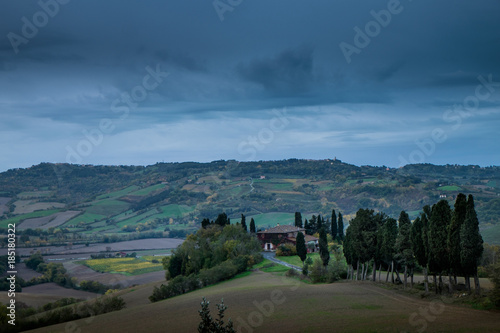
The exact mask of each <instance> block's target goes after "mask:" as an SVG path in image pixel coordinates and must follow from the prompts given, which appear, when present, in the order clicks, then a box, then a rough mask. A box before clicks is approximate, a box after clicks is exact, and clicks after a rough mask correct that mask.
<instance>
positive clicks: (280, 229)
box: [257, 224, 318, 252]
mask: <svg viewBox="0 0 500 333" xmlns="http://www.w3.org/2000/svg"><path fill="white" fill-rule="evenodd" d="M299 231H300V232H302V233H303V234H304V238H305V241H306V244H308V243H310V242H312V243H314V250H312V252H314V251H316V250H317V248H318V238H316V237H313V236H310V235H306V229H304V228H299V227H295V226H291V225H279V224H278V225H277V226H276V227H274V228H270V229H266V230H264V231H259V232H257V238H258V239H259V241H260V243H261V245H262V249H263V250H264V251H275V250H276V248H277V247H278V246H280V245H281V244H292V245H295V244H296V243H297V234H298V233H299ZM307 251H308V252H310V251H311V250H310V249H309V247H307Z"/></svg>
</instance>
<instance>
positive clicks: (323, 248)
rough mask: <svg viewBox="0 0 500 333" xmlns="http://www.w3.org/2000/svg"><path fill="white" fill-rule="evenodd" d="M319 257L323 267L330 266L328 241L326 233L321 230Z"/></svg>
mask: <svg viewBox="0 0 500 333" xmlns="http://www.w3.org/2000/svg"><path fill="white" fill-rule="evenodd" d="M319 255H320V257H321V261H322V262H323V266H325V267H326V266H328V261H330V251H328V240H327V238H326V231H325V229H324V228H321V229H320V231H319Z"/></svg>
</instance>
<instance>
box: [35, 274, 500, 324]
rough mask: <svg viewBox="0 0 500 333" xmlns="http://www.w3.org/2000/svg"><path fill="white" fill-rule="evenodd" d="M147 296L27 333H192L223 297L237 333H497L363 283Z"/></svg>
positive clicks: (266, 279)
mask: <svg viewBox="0 0 500 333" xmlns="http://www.w3.org/2000/svg"><path fill="white" fill-rule="evenodd" d="M150 290H151V288H150V286H149V287H148V288H141V287H138V288H137V289H136V290H134V291H131V292H129V293H127V294H125V295H123V298H124V299H125V300H126V302H127V308H125V309H123V310H121V311H118V312H112V313H107V314H104V315H99V316H96V317H92V318H91V319H82V320H77V321H75V322H72V323H64V324H60V325H55V326H50V327H45V328H41V329H38V330H35V331H34V332H64V331H65V330H66V328H68V327H71V328H72V331H77V330H78V331H80V330H81V332H94V333H97V332H120V333H121V332H165V331H166V332H196V331H197V326H198V323H199V315H198V309H199V308H200V301H201V298H202V297H203V296H206V297H207V299H208V300H210V302H211V305H210V309H211V313H212V315H214V316H216V309H215V304H216V303H219V302H220V300H221V298H224V303H225V304H226V305H227V306H228V310H227V311H226V318H225V319H228V318H232V320H233V321H234V323H235V328H236V329H237V331H238V332H332V331H336V332H401V331H406V332H417V331H419V330H420V329H422V331H423V330H425V331H426V332H500V327H499V326H498V322H499V318H500V314H499V313H498V312H496V313H495V312H488V311H479V310H472V309H469V308H463V307H457V306H453V305H444V304H443V303H440V302H436V301H434V302H430V301H428V300H420V299H417V298H413V297H409V296H407V295H402V294H399V293H398V292H395V291H392V290H386V289H383V288H380V287H379V286H377V285H374V284H372V283H370V282H363V283H362V282H340V283H334V284H323V285H309V284H305V283H301V282H299V281H297V280H295V279H291V278H285V277H283V276H282V275H278V274H270V273H265V272H262V271H259V272H253V273H251V274H250V275H247V276H244V277H241V278H238V279H234V280H230V281H227V282H224V283H220V284H218V285H215V286H212V287H209V288H205V289H201V290H197V291H194V292H191V293H188V294H184V295H181V296H178V297H174V298H171V299H167V300H165V301H161V302H157V303H146V302H144V299H145V298H147V296H149V295H148V292H150ZM271 304H272V305H271ZM421 311H425V315H426V316H427V317H425V316H424V315H422V313H423V312H421ZM425 318H429V320H426V319H425ZM412 324H413V325H412ZM68 325H70V326H68ZM424 325H425V328H424ZM252 326H254V327H252Z"/></svg>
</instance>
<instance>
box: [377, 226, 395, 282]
mask: <svg viewBox="0 0 500 333" xmlns="http://www.w3.org/2000/svg"><path fill="white" fill-rule="evenodd" d="M382 228H383V232H382V244H381V245H380V257H381V258H382V260H383V261H384V262H385V263H386V264H387V276H386V278H385V282H387V281H388V280H389V272H390V271H391V269H390V268H394V255H395V245H396V238H397V236H398V223H397V221H396V220H395V219H393V218H388V219H387V220H386V221H385V223H384V225H383V226H382ZM391 281H392V282H394V278H393V277H392V278H391Z"/></svg>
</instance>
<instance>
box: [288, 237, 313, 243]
mask: <svg viewBox="0 0 500 333" xmlns="http://www.w3.org/2000/svg"><path fill="white" fill-rule="evenodd" d="M287 239H288V240H290V241H292V242H294V243H296V242H297V238H295V237H288V238H287ZM317 240H319V238H316V237H314V236H311V235H304V241H305V242H306V243H309V242H316V241H317Z"/></svg>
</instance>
